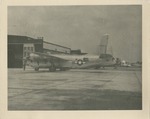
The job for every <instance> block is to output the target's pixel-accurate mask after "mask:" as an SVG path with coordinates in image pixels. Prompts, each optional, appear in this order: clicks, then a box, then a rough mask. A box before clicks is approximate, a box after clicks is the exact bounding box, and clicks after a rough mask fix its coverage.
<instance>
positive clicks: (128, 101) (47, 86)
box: [8, 68, 142, 110]
mask: <svg viewBox="0 0 150 119" xmlns="http://www.w3.org/2000/svg"><path fill="white" fill-rule="evenodd" d="M141 109H142V72H141V69H140V68H124V69H112V68H111V69H99V70H92V69H90V70H84V69H83V70H81V69H80V70H79V69H73V70H69V71H57V72H48V70H46V69H45V70H40V71H39V72H35V71H34V70H33V69H27V70H26V71H23V70H22V69H8V110H141Z"/></svg>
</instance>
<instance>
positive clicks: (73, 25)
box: [8, 5, 142, 62]
mask: <svg viewBox="0 0 150 119" xmlns="http://www.w3.org/2000/svg"><path fill="white" fill-rule="evenodd" d="M106 33H107V34H109V46H111V47H112V52H113V55H114V56H115V57H120V58H122V59H124V60H127V61H131V62H133V61H137V60H139V61H141V56H142V6H140V5H135V6H133V5H132V6H130V5H128V6H127V5H126V6H125V5H124V6H122V5H118V6H112V5H97V6H44V7H42V6H38V7H37V6H30V7H29V6H28V7H27V6H24V7H23V6H22V7H15V6H11V7H8V34H9V35H25V36H30V37H33V38H37V37H44V40H45V41H48V42H52V43H56V44H59V45H63V46H66V47H70V48H71V49H81V50H82V51H83V52H87V53H89V54H97V53H98V45H99V43H100V39H101V38H102V37H103V35H104V34H106Z"/></svg>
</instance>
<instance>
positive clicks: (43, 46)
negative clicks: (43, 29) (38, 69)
mask: <svg viewBox="0 0 150 119" xmlns="http://www.w3.org/2000/svg"><path fill="white" fill-rule="evenodd" d="M30 52H50V53H63V54H70V53H71V48H68V47H64V46H61V45H57V44H53V43H49V42H46V41H44V40H43V37H39V38H37V39H35V38H31V37H28V36H18V35H8V68H22V66H23V60H22V59H23V58H24V57H27V56H29V54H30Z"/></svg>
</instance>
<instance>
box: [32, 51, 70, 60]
mask: <svg viewBox="0 0 150 119" xmlns="http://www.w3.org/2000/svg"><path fill="white" fill-rule="evenodd" d="M32 54H33V55H37V56H39V57H40V59H50V60H53V61H54V60H56V61H58V60H59V61H68V60H66V59H64V58H61V57H57V56H54V55H52V54H45V53H40V52H33V53H31V56H32ZM38 59H39V58H38Z"/></svg>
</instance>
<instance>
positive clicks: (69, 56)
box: [7, 5, 143, 111]
mask: <svg viewBox="0 0 150 119" xmlns="http://www.w3.org/2000/svg"><path fill="white" fill-rule="evenodd" d="M7 74H8V78H7V82H8V83H7V88H8V91H7V95H8V98H7V109H8V110H9V111H11V110H13V111H21V110H27V111H34V110H44V111H45V110H48V111H55V110H58V111H59V110H62V111H68V110H75V111H78V110H81V111H82V110H99V111H101V110H106V111H108V110H110V111H111V110H142V109H143V106H142V105H143V104H142V5H47V6H8V7H7Z"/></svg>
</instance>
